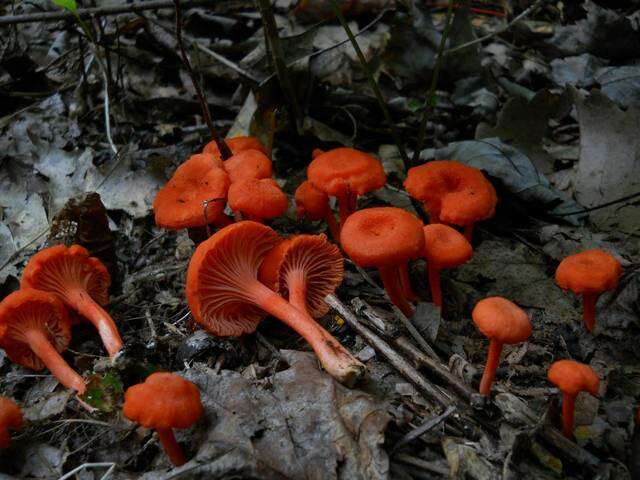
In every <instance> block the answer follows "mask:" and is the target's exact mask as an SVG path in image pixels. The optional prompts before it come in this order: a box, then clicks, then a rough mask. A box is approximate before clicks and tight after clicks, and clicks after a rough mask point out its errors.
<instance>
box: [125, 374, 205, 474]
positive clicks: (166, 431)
mask: <svg viewBox="0 0 640 480" xmlns="http://www.w3.org/2000/svg"><path fill="white" fill-rule="evenodd" d="M202 411H203V409H202V402H201V400H200V391H199V390H198V387H196V386H195V385H194V384H193V383H192V382H190V381H188V380H185V379H184V378H182V377H180V376H178V375H176V374H173V373H167V372H157V373H152V374H151V375H149V376H148V377H147V379H146V380H145V381H144V383H139V384H138V385H134V386H132V387H129V388H128V389H127V391H126V392H125V394H124V408H123V413H124V416H125V417H127V418H128V419H129V420H131V421H134V422H136V423H139V424H140V425H142V426H143V427H146V428H152V429H154V430H155V431H156V432H158V438H159V439H160V443H161V444H162V446H163V447H164V451H165V452H166V454H167V456H168V457H169V459H170V460H171V462H172V463H173V464H174V465H175V466H176V467H179V466H180V465H184V464H185V463H186V459H185V456H184V453H183V452H182V448H180V445H178V442H177V441H176V437H175V435H174V434H173V429H174V428H189V427H190V426H191V425H193V424H194V423H196V422H197V421H198V419H199V418H200V417H201V416H202Z"/></svg>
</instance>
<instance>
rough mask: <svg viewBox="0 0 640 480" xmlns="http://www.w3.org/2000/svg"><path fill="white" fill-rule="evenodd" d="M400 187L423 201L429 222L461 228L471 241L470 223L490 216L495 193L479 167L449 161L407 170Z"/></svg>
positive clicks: (431, 163) (434, 162)
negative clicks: (405, 177) (402, 184)
mask: <svg viewBox="0 0 640 480" xmlns="http://www.w3.org/2000/svg"><path fill="white" fill-rule="evenodd" d="M404 187H405V188H406V189H407V192H409V195H411V196H412V197H413V198H415V199H416V200H419V201H421V202H422V203H423V204H424V207H425V210H426V211H427V213H428V214H429V221H430V223H446V224H453V225H459V226H461V227H464V235H465V237H466V239H467V240H468V241H471V236H472V235H473V224H474V223H475V222H478V221H480V220H485V219H487V218H489V217H492V216H493V214H494V213H495V208H496V203H497V202H498V196H497V195H496V191H495V189H494V188H493V185H491V182H489V180H487V179H486V177H485V176H484V175H483V174H482V172H481V171H480V170H478V169H477V168H473V167H469V166H468V165H465V164H463V163H460V162H455V161H452V160H437V161H433V162H428V163H425V164H424V165H420V166H418V167H413V168H410V169H409V172H408V173H407V179H406V180H405V182H404Z"/></svg>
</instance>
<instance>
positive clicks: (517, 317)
mask: <svg viewBox="0 0 640 480" xmlns="http://www.w3.org/2000/svg"><path fill="white" fill-rule="evenodd" d="M471 316H472V317H473V323H475V324H476V327H478V330H480V332H481V333H482V334H483V335H484V336H485V337H487V338H488V339H489V352H488V354H487V364H486V365H485V368H484V374H483V375H482V380H481V381H480V394H482V395H489V393H490V392H491V385H492V384H493V379H494V378H495V376H496V370H497V368H498V364H499V363H500V354H501V353H502V346H503V345H504V344H505V343H506V344H510V345H512V344H515V343H520V342H524V341H525V340H526V339H527V338H529V336H530V335H531V330H532V329H531V321H530V320H529V316H528V315H527V314H526V313H525V311H524V310H522V309H521V308H520V307H518V306H517V305H516V304H515V303H513V302H510V301H509V300H507V299H506V298H502V297H489V298H485V299H484V300H480V301H479V302H478V303H477V304H476V306H475V308H474V309H473V312H472V313H471Z"/></svg>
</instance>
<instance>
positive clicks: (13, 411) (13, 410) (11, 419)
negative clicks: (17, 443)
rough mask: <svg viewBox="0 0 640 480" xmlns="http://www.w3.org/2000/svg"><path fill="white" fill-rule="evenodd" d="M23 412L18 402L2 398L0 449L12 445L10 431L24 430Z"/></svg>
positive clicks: (0, 401)
mask: <svg viewBox="0 0 640 480" xmlns="http://www.w3.org/2000/svg"><path fill="white" fill-rule="evenodd" d="M22 421H23V420H22V410H21V409H20V407H19V406H18V405H16V402H14V401H13V400H11V399H10V398H7V397H0V448H8V447H9V445H11V434H10V433H9V430H18V429H20V428H22Z"/></svg>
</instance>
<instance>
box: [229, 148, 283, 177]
mask: <svg viewBox="0 0 640 480" xmlns="http://www.w3.org/2000/svg"><path fill="white" fill-rule="evenodd" d="M224 169H225V170H226V172H227V173H228V174H229V178H230V179H231V183H234V182H239V181H240V180H247V179H249V178H271V173H272V169H271V160H269V157H267V156H266V155H265V154H264V153H262V152H261V151H260V150H242V151H241V152H238V153H236V154H234V155H233V156H232V157H231V158H230V159H229V160H225V162H224Z"/></svg>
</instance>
